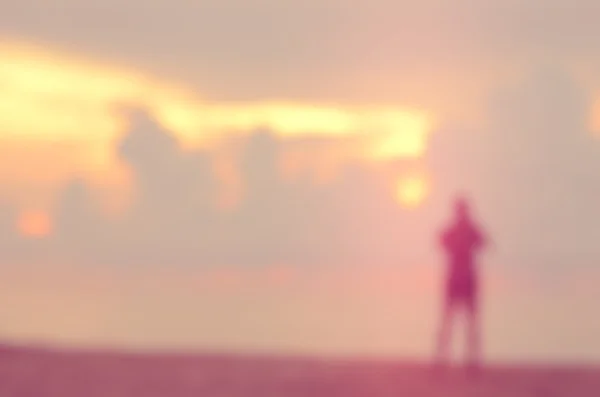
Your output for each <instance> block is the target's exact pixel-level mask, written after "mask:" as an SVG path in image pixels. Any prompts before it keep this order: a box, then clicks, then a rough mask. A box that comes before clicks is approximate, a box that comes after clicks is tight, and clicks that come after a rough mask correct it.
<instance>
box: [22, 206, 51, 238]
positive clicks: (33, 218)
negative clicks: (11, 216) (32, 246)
mask: <svg viewBox="0 0 600 397" xmlns="http://www.w3.org/2000/svg"><path fill="white" fill-rule="evenodd" d="M17 228H18V230H19V233H20V234H21V235H22V236H24V237H29V238H40V237H46V236H48V235H49V234H50V233H51V231H52V224H51V222H50V218H49V217H48V215H47V214H46V213H44V212H39V211H28V212H24V213H22V214H21V215H20V216H19V219H18V223H17Z"/></svg>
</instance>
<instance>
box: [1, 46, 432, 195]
mask: <svg viewBox="0 0 600 397" xmlns="http://www.w3.org/2000/svg"><path fill="white" fill-rule="evenodd" d="M0 87H2V90H3V96H2V98H0V139H11V140H15V139H25V138H27V139H34V140H36V141H38V142H45V143H48V142H61V143H64V142H70V143H73V144H74V145H76V146H77V148H78V149H79V150H80V151H84V152H85V153H83V152H80V153H79V154H78V155H77V156H75V155H71V156H70V158H71V160H72V161H70V162H69V166H70V167H72V172H73V173H78V174H85V175H87V176H88V177H91V179H95V180H97V181H98V180H100V181H104V182H105V183H108V184H111V185H114V184H115V183H117V184H118V183H119V182H120V181H121V182H122V181H124V180H126V178H125V177H123V176H119V175H120V174H122V170H121V169H120V168H119V167H118V165H116V164H115V162H114V159H113V155H112V144H113V142H114V140H115V139H116V138H117V137H118V136H119V134H120V133H122V132H123V131H124V129H125V128H126V120H125V118H124V116H123V114H122V113H119V112H118V109H119V108H120V107H121V106H122V105H123V104H133V105H137V106H141V107H144V108H146V109H148V110H149V111H151V112H152V113H153V114H154V116H155V117H156V118H157V119H158V120H159V122H161V123H162V124H163V125H164V126H165V127H166V128H169V129H171V130H173V131H174V132H175V133H176V134H177V135H178V137H179V138H180V139H181V140H182V142H183V143H184V144H186V145H188V146H194V145H200V146H208V147H214V145H215V144H216V145H218V144H219V142H220V141H221V140H222V139H223V138H225V137H226V134H227V133H235V131H250V130H253V129H256V128H261V127H266V128H269V129H271V130H272V131H273V132H274V133H276V134H278V135H280V136H283V137H290V136H302V135H320V136H339V137H345V136H348V137H353V139H354V138H356V139H358V140H359V141H360V142H362V143H361V145H360V146H359V149H360V152H361V153H359V155H360V156H361V157H363V158H365V159H368V160H375V161H377V160H381V159H389V158H395V157H418V156H420V155H421V154H422V153H423V152H424V150H425V149H426V142H427V137H428V134H429V133H430V131H431V129H432V128H433V122H434V120H433V118H432V117H431V115H429V114H427V113H426V112H423V111H419V110H415V109H404V108H395V107H389V106H387V107H380V106H366V107H365V106H363V107H345V106H326V105H320V104H307V103H295V102H283V101H276V102H249V103H217V102H214V101H208V100H206V99H205V98H201V97H200V96H199V95H198V94H196V93H195V92H192V91H191V90H189V89H188V88H186V87H185V86H183V85H181V84H176V83H174V82H171V81H167V80H164V79H160V78H158V77H155V76H152V75H151V74H149V73H145V72H143V71H141V70H136V69H133V68H130V67H124V66H119V65H114V64H109V63H103V62H100V61H98V60H93V59H87V58H84V57H82V56H78V55H76V54H72V53H68V52H65V51H61V50H58V49H48V48H47V47H45V46H44V47H41V46H36V45H34V44H31V43H23V42H17V41H0ZM333 157H335V159H334V158H331V159H329V160H327V159H324V160H323V161H321V163H323V164H325V165H326V166H324V167H325V168H326V169H325V170H322V171H317V172H316V174H317V176H318V177H319V178H321V179H323V178H324V176H326V175H329V174H331V170H332V169H334V168H335V167H334V166H333V165H332V164H331V162H332V161H334V160H335V161H334V162H337V161H338V160H339V159H338V157H339V156H338V154H336V155H335V156H333ZM218 168H219V171H220V172H221V173H223V174H224V175H225V176H226V178H225V179H226V180H228V181H234V180H235V178H234V177H233V176H232V172H231V170H229V169H228V167H226V166H223V165H221V166H219V167H218ZM40 172H42V171H40ZM66 177H68V176H66ZM33 178H35V175H33ZM54 179H56V178H54ZM325 179H326V178H325ZM236 189H237V188H236V187H235V186H233V187H232V186H229V187H228V188H227V192H226V193H224V196H226V198H225V199H224V200H225V201H226V202H234V201H235V195H236V194H235V193H233V192H234V191H235V190H236Z"/></svg>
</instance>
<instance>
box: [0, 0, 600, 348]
mask: <svg viewBox="0 0 600 397" xmlns="http://www.w3.org/2000/svg"><path fill="white" fill-rule="evenodd" d="M598 11H600V8H599V6H598V5H597V4H596V3H595V2H593V1H591V0H582V1H579V2H575V3H574V2H568V1H566V0H552V1H548V0H545V1H542V0H531V1H499V0H497V1H496V0H494V1H488V2H483V3H476V2H472V1H467V0H452V1H450V0H437V1H429V0H426V1H419V2H411V1H404V0H402V1H387V0H369V1H367V0H355V1H354V2H352V4H350V3H348V2H347V1H341V0H319V1H316V0H305V1H295V0H246V1H241V0H219V1H214V0H210V1H205V0H198V1H194V2H192V1H184V0H169V1H167V0H153V1H144V2H142V1H140V0H129V1H103V2H92V1H88V0H78V1H75V0H62V1H57V0H47V1H44V2H43V3H40V2H34V1H31V0H21V1H19V2H7V1H4V2H1V1H0V93H1V95H0V141H1V142H2V145H0V199H1V205H0V244H1V246H3V247H4V249H3V259H2V261H1V262H2V263H3V267H2V270H1V272H0V274H2V275H3V279H5V280H10V284H11V287H10V288H9V289H5V290H4V291H3V292H2V295H0V296H1V297H2V299H3V300H5V301H7V302H13V301H14V302H18V304H14V305H13V303H11V305H13V306H11V308H10V309H2V310H0V324H3V323H4V325H1V326H0V332H1V334H2V335H5V336H6V337H7V338H9V337H10V338H15V339H20V340H21V339H22V340H34V341H36V340H43V341H50V342H49V343H53V342H57V341H61V343H63V342H64V341H67V342H68V341H72V342H73V343H82V344H97V345H115V344H116V345H119V346H121V345H124V346H142V347H170V346H184V347H194V348H205V347H211V346H217V347H219V348H220V347H224V348H232V349H234V348H237V349H243V348H257V349H261V348H264V349H271V350H277V349H278V348H281V349H287V348H289V349H291V350H294V349H296V350H302V349H306V350H310V351H311V352H317V353H318V352H325V351H327V352H328V349H327V346H329V347H330V349H329V350H331V351H333V352H336V353H353V352H354V353H357V354H360V353H377V354H382V353H385V354H398V355H402V354H409V355H410V354H413V355H423V354H427V353H428V350H427V349H428V348H429V346H428V342H429V339H428V335H429V334H428V332H430V331H431V329H430V328H431V326H432V324H434V321H433V320H431V319H429V320H427V319H428V318H429V317H432V316H433V315H434V314H435V313H434V311H435V310H436V305H435V302H436V299H437V295H436V294H437V293H438V291H436V289H435V286H436V285H437V284H436V282H437V281H436V280H437V277H438V276H439V272H438V271H439V270H440V266H441V264H440V263H439V262H440V260H441V258H440V257H439V255H438V252H437V251H436V247H435V236H436V235H435V233H437V232H438V231H439V228H440V227H441V226H442V225H443V223H444V222H445V221H447V220H448V216H449V214H448V211H449V208H450V207H449V204H450V203H451V200H452V198H453V197H455V195H456V194H457V193H466V194H467V195H468V196H469V197H471V198H472V199H473V202H474V208H475V212H476V215H477V217H478V218H479V219H480V220H481V223H482V225H483V226H484V227H485V229H486V231H487V232H488V234H489V235H490V237H491V238H492V240H493V247H492V249H491V250H490V252H489V253H488V254H487V255H485V257H484V258H482V262H483V263H482V265H485V266H486V269H487V268H488V267H489V269H488V270H487V271H488V272H489V275H488V277H489V284H490V291H491V292H489V301H490V306H491V307H492V309H491V310H490V313H491V314H490V316H489V321H488V322H487V323H486V326H487V327H488V328H489V329H490V334H491V335H492V336H491V339H492V340H493V344H492V346H491V351H492V353H491V354H492V356H493V357H497V358H506V357H508V358H523V357H524V358H525V359H526V358H527V357H538V358H539V357H541V358H544V357H550V358H559V359H577V358H578V357H581V358H582V359H583V358H585V359H600V341H591V340H589V338H590V337H589V335H593V333H592V330H600V328H598V327H600V323H598V324H596V323H595V322H594V321H592V320H589V317H590V316H592V317H593V316H594V314H591V313H592V312H593V311H592V308H591V306H589V304H588V299H591V297H594V299H595V298H598V297H600V296H598V294H597V293H595V295H594V292H593V290H594V288H593V283H591V282H590V280H598V281H599V282H600V278H598V275H597V274H598V273H597V268H596V266H597V263H600V245H598V244H597V241H596V239H597V238H598V237H599V236H600V222H599V220H600V209H599V208H600V207H598V203H600V151H599V150H600V142H598V138H597V137H598V134H600V73H598V71H599V70H600V42H599V41H598V40H597V37H598V36H599V35H600V25H599V24H598V23H597V18H595V15H597V12H598ZM349 269H355V270H356V269H358V270H356V271H357V272H366V273H365V275H364V277H357V279H356V280H354V281H352V280H350V279H348V277H350V276H348V273H349V272H350V270H349ZM352 271H354V270H352ZM350 273H351V274H354V273H352V272H350ZM382 274H384V276H382ZM486 274H488V273H486ZM385 275H387V277H386V276H385ZM350 278H351V277H350ZM386 278H389V279H392V280H397V281H398V284H397V286H394V285H391V286H386V287H385V288H384V287H381V288H378V283H379V282H383V281H382V280H385V279H386ZM161 280H165V283H164V284H163V283H160V282H158V281H161ZM210 280H212V282H209V281H210ZM224 280H225V281H224ZM227 280H229V281H231V280H234V281H233V284H231V283H230V282H228V281H227ZM257 280H258V281H257ZM307 280H308V281H307ZM357 280H358V281H357ZM194 282H197V283H198V284H197V288H196V289H195V287H193V285H195V284H193V283H194ZM90 283H91V284H93V285H94V287H90V288H89V289H87V288H84V287H81V286H82V285H89V284H90ZM179 283H183V284H185V287H181V288H183V289H185V290H186V291H188V290H187V289H189V291H188V292H185V293H183V292H178V289H179V287H178V284H179ZM236 283H238V284H236ZM315 283H316V284H315ZM319 283H321V284H319ZM317 284H318V285H321V286H320V287H318V286H315V285H317ZM232 285H234V286H232ZM282 285H284V286H288V287H289V288H287V289H286V288H282ZM411 285H413V286H414V285H416V286H417V287H418V288H411ZM582 285H585V287H583V286H582ZM186 288H187V289H186ZM0 290H2V289H0ZM59 291H60V292H59ZM111 291H113V292H111ZM115 291H116V292H115ZM194 291H196V292H194ZM349 291H350V292H349ZM573 291H578V292H579V293H580V294H579V295H577V294H575V295H574V294H573ZM194 293H197V295H194ZM186 294H188V295H186ZM345 294H347V295H348V296H352V297H353V298H352V299H353V300H352V302H354V303H355V304H356V306H352V305H346V306H344V307H345V308H346V309H347V310H348V313H345V312H344V314H343V315H344V316H346V317H344V318H345V319H346V320H345V321H347V322H348V324H350V325H349V327H351V326H358V325H359V324H370V326H372V327H371V328H369V329H366V328H365V329H363V330H360V329H359V330H357V331H352V332H354V333H351V334H345V336H346V338H345V339H344V338H342V339H339V340H338V341H339V344H338V345H335V346H333V345H332V344H331V343H333V342H332V341H334V340H337V339H336V337H334V336H332V335H338V334H340V333H341V334H344V332H347V328H344V327H342V326H340V325H339V324H337V323H336V322H335V321H332V320H329V318H335V315H336V314H337V313H338V312H339V311H340V310H341V309H340V307H339V306H336V305H338V304H339V305H341V304H342V303H340V302H338V300H339V299H341V297H343V296H346V295H345ZM184 295H185V296H184ZM50 296H55V297H56V298H55V299H54V300H53V299H52V298H50ZM559 296H565V297H566V296H569V299H570V300H569V302H571V303H572V304H573V305H577V307H578V308H580V310H581V313H578V312H572V311H571V312H569V310H566V309H565V308H564V307H563V306H564V305H565V304H566V303H565V301H562V300H560V299H559V298H558V297H559ZM515 297H519V299H522V300H525V301H527V302H530V306H528V305H524V304H523V303H522V301H519V300H518V299H517V298H515ZM36 299H41V300H42V301H44V302H47V308H46V309H45V310H46V311H47V313H53V315H52V316H51V315H50V314H46V315H44V316H46V317H44V316H42V317H41V318H38V317H36V319H35V320H31V319H30V316H31V312H32V311H44V309H43V307H44V305H43V304H40V305H37V304H36V303H33V302H34V301H36ZM248 299H250V300H251V301H252V302H250V303H248V305H249V307H251V308H252V309H251V310H252V311H253V312H254V313H256V319H257V320H256V321H255V320H253V319H251V318H246V317H245V316H247V314H243V315H242V314H241V313H243V312H244V311H245V310H243V309H241V307H242V306H243V305H244V304H245V303H243V302H244V301H246V300H248ZM273 299H275V300H278V302H279V304H280V305H281V307H274V306H272V305H270V304H269V303H268V302H269V301H270V300H273ZM187 300H190V301H204V303H198V305H199V306H198V308H197V312H196V311H195V310H196V306H195V305H192V304H189V303H188V304H184V303H183V302H184V301H187ZM319 300H321V301H326V302H325V303H324V304H323V305H322V306H319V305H317V306H315V309H314V311H311V309H310V305H309V304H308V303H307V302H315V301H319ZM394 300H397V301H398V307H397V309H398V313H402V316H403V318H400V315H398V318H397V319H393V318H392V317H393V313H394V308H393V307H392V308H390V307H387V308H382V305H385V304H384V303H383V302H387V303H386V304H388V305H389V304H390V303H389V302H390V301H394ZM73 301H78V302H80V303H79V304H78V305H74V304H72V302H73ZM207 301H210V302H217V303H215V305H216V306H215V307H212V308H211V307H209V306H207V304H206V302H207ZM153 302H154V303H153ZM161 302H162V303H161ZM414 302H417V303H414ZM418 302H421V304H422V306H423V312H424V313H426V315H424V316H425V317H423V315H422V314H419V311H418V310H417V309H415V308H414V305H415V304H418ZM219 305H220V306H219ZM236 305H238V306H236ZM239 305H242V306H239ZM286 305H287V306H286ZM0 306H1V301H0ZM173 307H178V308H180V311H181V313H180V314H177V315H173V316H174V317H173V318H172V319H171V321H173V327H174V328H173V329H171V330H165V329H163V330H157V331H156V332H155V333H152V332H151V333H149V334H148V335H147V336H144V337H142V336H141V335H140V333H141V331H140V329H148V328H153V327H152V324H160V323H161V322H164V320H161V318H163V317H164V316H165V315H168V313H172V311H173ZM373 307H377V308H378V309H377V310H372V309H373ZM554 307H555V308H556V311H555V312H552V308H554ZM152 308H154V310H151V309H152ZM346 309H344V310H346ZM286 310H287V311H290V312H292V313H298V318H296V319H295V320H294V319H289V321H291V323H285V321H284V320H281V313H282V312H285V311H286ZM528 310H529V311H528ZM3 312H4V313H5V314H6V316H7V318H8V319H9V320H8V322H7V323H5V322H3V321H2V317H1V314H2V313H3ZM26 312H27V313H29V314H28V315H27V316H25V315H24V314H23V313H26ZM142 312H144V313H146V314H144V315H142V314H140V313H142ZM218 312H221V313H224V314H223V316H224V317H222V318H220V320H219V321H216V322H215V324H219V325H218V326H217V325H213V327H214V329H212V330H205V332H204V331H203V328H202V326H201V325H199V324H203V323H205V322H210V321H211V318H213V317H214V316H216V315H217V314H216V313H218ZM82 313H92V314H88V315H87V316H83V315H82ZM586 313H587V314H586ZM534 314H539V315H540V316H542V317H543V318H542V320H540V321H541V322H540V324H542V323H543V324H546V325H547V326H546V328H547V329H550V331H547V340H546V339H545V342H544V341H540V342H539V343H538V344H537V345H535V346H534V345H528V344H527V343H525V342H524V341H525V340H527V338H529V337H531V335H532V334H533V333H534V331H533V328H534V327H535V326H536V324H535V323H534V322H533V321H532V320H531V318H532V317H533V316H534ZM135 315H137V316H140V317H139V318H137V317H136V318H133V317H131V316H135ZM194 316H196V318H195V319H194V320H189V318H194ZM390 316H392V317H390ZM51 317H55V318H63V319H64V324H63V325H52V324H53V323H52V322H51V321H50V319H51ZM417 317H418V318H420V320H417ZM73 318H77V320H73ZM126 318H127V319H129V320H127V321H125V320H124V319H126ZM132 318H133V319H132ZM286 318H287V317H286ZM367 318H368V320H367ZM213 319H214V318H213ZM505 319H510V321H511V322H513V323H515V322H516V323H518V324H520V327H521V329H522V330H523V332H518V331H514V332H513V333H510V332H509V331H506V329H505V328H503V323H504V322H505V321H509V320H505ZM430 320H431V321H430ZM61 321H62V320H61ZM236 321H239V322H240V324H243V325H236ZM286 321H287V320H286ZM294 321H295V322H294ZM292 323H294V324H296V326H292V325H290V324H292ZM127 324H128V325H127ZM307 324H313V325H314V324H318V326H317V327H316V328H310V327H309V326H308V325H307ZM378 324H379V325H378ZM552 324H553V325H552ZM175 325H177V326H175ZM580 325H581V326H580ZM538 326H539V325H538ZM219 327H221V328H232V329H235V327H237V328H238V329H243V330H244V332H242V331H240V332H239V333H236V332H234V331H231V330H228V331H227V332H224V333H221V328H219ZM240 327H241V328H240ZM252 327H255V328H252ZM302 327H307V328H302ZM378 327H380V328H378ZM581 327H586V330H587V331H586V332H589V334H585V335H586V336H581V335H579V334H577V332H578V331H577V329H580V328H581ZM175 328H185V329H188V331H186V332H188V333H186V334H185V335H183V334H181V332H182V331H178V330H177V329H175ZM293 329H300V330H302V329H305V331H306V332H308V333H310V332H313V333H315V334H314V335H312V336H310V337H309V338H311V340H312V342H311V343H309V344H308V345H307V344H306V343H305V342H306V341H305V339H304V338H306V335H307V334H302V332H301V331H292V330H293ZM403 329H405V330H406V332H407V334H406V335H405V336H401V335H400V334H401V333H402V332H401V331H402V330H403ZM245 330H248V333H245ZM259 330H262V331H259ZM502 330H505V331H506V335H505V334H503V333H502ZM265 332H266V333H267V334H269V332H271V333H272V335H271V334H269V335H271V339H269V338H266V336H264V333H265ZM361 332H362V333H361ZM373 332H375V333H376V334H373ZM582 332H583V331H582ZM509 334H510V335H509ZM240 335H242V336H240ZM303 335H304V336H303ZM373 335H380V336H379V337H377V338H376V339H377V340H379V342H377V343H375V342H372V339H373V338H374V336H373ZM577 335H579V336H577ZM396 336H397V337H398V338H401V339H402V338H404V339H402V340H399V341H398V340H395V339H394V338H395V337H396ZM586 338H588V339H586ZM567 339H568V340H571V339H578V340H579V342H578V343H579V345H569V343H568V342H567V341H566V340H567ZM413 341H414V343H413ZM582 341H586V343H588V344H585V345H584V342H582ZM67 342H65V343H67ZM559 342H561V343H559ZM562 342H564V343H562ZM373 343H375V344H373ZM557 345H561V346H562V345H565V347H564V348H562V349H561V348H557V347H556V346H557ZM567 345H569V347H566V346H567ZM570 346H574V347H570Z"/></svg>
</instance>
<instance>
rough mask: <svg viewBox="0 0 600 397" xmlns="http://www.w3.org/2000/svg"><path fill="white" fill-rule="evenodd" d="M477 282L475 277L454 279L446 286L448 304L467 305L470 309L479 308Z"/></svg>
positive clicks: (450, 279)
mask: <svg viewBox="0 0 600 397" xmlns="http://www.w3.org/2000/svg"><path fill="white" fill-rule="evenodd" d="M477 290H478V288H477V280H476V278H475V277H474V276H473V277H460V278H459V277H452V278H449V279H448V281H447V284H446V304H448V305H452V306H453V305H457V304H459V305H466V306H467V307H468V308H470V309H475V308H476V306H477V295H478V294H477V292H478V291H477Z"/></svg>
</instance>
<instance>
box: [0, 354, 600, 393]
mask: <svg viewBox="0 0 600 397" xmlns="http://www.w3.org/2000/svg"><path fill="white" fill-rule="evenodd" d="M0 396H1V397H12V396H15V397H16V396H19V397H26V396H27V397H45V396H57V397H58V396H60V397H70V396H77V397H80V396H81V397H100V396H107V397H108V396H111V397H127V396H136V397H152V396H168V397H192V396H195V397H197V396H211V397H213V396H214V397H237V396H248V397H250V396H252V397H271V396H272V397H287V396H289V397H300V396H307V397H308V396H314V397H318V396H327V397H335V396H343V397H346V396H347V397H353V396H356V397H363V396H364V397H379V396H382V397H383V396H386V397H387V396H410V397H438V396H439V397H471V396H473V397H504V396H506V397H526V396H527V397H528V396H531V397H562V396H569V397H587V396H590V397H592V396H594V397H596V396H600V369H593V368H583V367H581V368H577V367H562V368H561V367H558V366H545V367H540V366H538V367H535V366H529V367H528V366H521V367H510V366H505V367H500V366H497V367H490V368H486V369H485V371H484V372H483V373H482V374H481V375H480V376H479V377H477V378H469V377H467V376H465V374H464V373H463V372H462V371H461V370H460V369H453V370H449V371H448V372H446V373H445V374H444V375H443V376H437V377H436V376H434V375H433V374H432V372H431V371H430V368H428V366H427V365H425V364H419V363H416V362H415V363H409V362H400V361H398V362H394V361H383V360H381V361H377V360H358V359H356V360H319V359H304V358H296V359H293V358H261V357H233V356H218V355H212V356H210V355H196V356H195V355H189V356H183V355H162V356H160V355H141V354H137V355H136V354H116V353H100V352H95V353H93V352H87V353H83V352H58V351H50V350H42V349H17V348H3V349H1V350H0Z"/></svg>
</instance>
